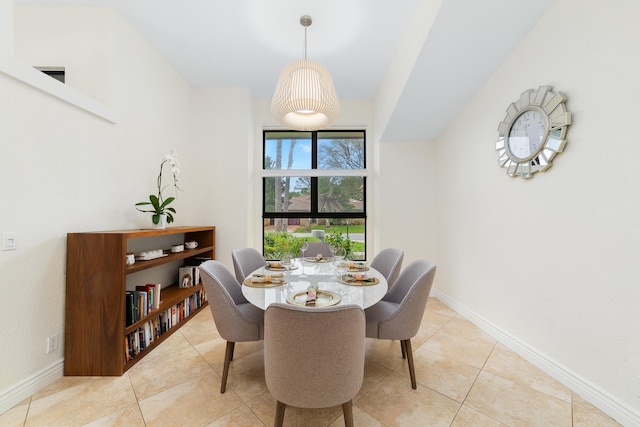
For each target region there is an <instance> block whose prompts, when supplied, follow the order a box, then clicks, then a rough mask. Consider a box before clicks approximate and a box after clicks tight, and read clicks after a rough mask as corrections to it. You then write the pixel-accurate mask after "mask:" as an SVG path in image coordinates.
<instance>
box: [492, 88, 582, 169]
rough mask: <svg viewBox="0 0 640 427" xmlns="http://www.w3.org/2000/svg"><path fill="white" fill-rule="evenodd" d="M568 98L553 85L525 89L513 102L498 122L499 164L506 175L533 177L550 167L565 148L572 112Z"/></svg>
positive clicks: (497, 147) (497, 148) (497, 145)
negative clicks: (567, 101) (569, 108)
mask: <svg viewBox="0 0 640 427" xmlns="http://www.w3.org/2000/svg"><path fill="white" fill-rule="evenodd" d="M566 100H567V98H566V97H565V96H564V94H563V93H562V92H554V91H553V90H552V89H551V87H550V86H540V87H539V88H538V90H533V89H529V90H527V91H525V92H522V94H521V95H520V99H519V100H518V101H516V102H513V103H511V105H509V107H508V108H507V115H506V116H505V118H504V120H503V121H501V122H500V123H499V124H498V140H497V141H496V151H497V152H498V165H499V166H500V167H503V168H505V169H506V170H507V175H509V176H512V177H520V178H525V179H529V178H533V175H534V174H535V173H536V172H542V171H545V170H547V169H549V168H550V167H551V164H552V161H553V159H554V157H555V156H556V155H557V154H558V153H561V152H562V151H563V150H564V146H565V144H566V142H567V140H566V134H567V127H568V126H569V125H570V124H571V113H570V112H569V111H567V108H566V106H565V101H566Z"/></svg>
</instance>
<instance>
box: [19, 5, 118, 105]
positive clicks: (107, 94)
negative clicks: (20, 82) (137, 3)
mask: <svg viewBox="0 0 640 427" xmlns="http://www.w3.org/2000/svg"><path fill="white" fill-rule="evenodd" d="M112 13H115V12H112V9H110V8H101V7H59V6H48V7H43V6H16V7H15V8H14V14H13V16H14V22H13V25H14V29H15V31H14V43H15V44H14V54H15V56H16V58H18V59H20V60H21V61H23V62H25V63H27V64H29V65H31V66H34V67H41V66H44V67H58V66H64V67H65V68H66V73H65V83H66V84H67V85H68V86H70V87H72V88H74V89H77V90H78V91H80V92H82V93H84V94H86V95H89V96H91V97H92V98H94V99H96V100H98V101H100V102H102V103H105V104H110V103H111V99H110V98H111V84H112V79H111V76H112V70H111V66H112V64H113V59H112V55H113V51H112V50H113V17H112V16H111V15H112Z"/></svg>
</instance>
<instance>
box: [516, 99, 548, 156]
mask: <svg viewBox="0 0 640 427" xmlns="http://www.w3.org/2000/svg"><path fill="white" fill-rule="evenodd" d="M544 136H545V118H544V117H543V116H542V113H540V112H539V111H536V110H525V111H524V113H522V114H520V115H519V116H518V118H517V119H516V120H515V122H513V125H511V129H510V130H509V136H508V138H507V147H509V151H510V152H511V154H512V155H513V156H514V157H516V158H518V159H526V158H527V157H530V156H531V155H533V154H535V153H536V152H537V151H538V150H539V149H540V148H541V147H542V138H543V137H544Z"/></svg>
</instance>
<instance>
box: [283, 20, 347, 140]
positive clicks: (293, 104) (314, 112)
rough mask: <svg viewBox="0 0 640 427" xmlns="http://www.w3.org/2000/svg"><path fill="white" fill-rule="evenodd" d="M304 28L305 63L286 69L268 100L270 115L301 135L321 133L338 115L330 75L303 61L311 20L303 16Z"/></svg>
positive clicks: (310, 62)
mask: <svg viewBox="0 0 640 427" xmlns="http://www.w3.org/2000/svg"><path fill="white" fill-rule="evenodd" d="M300 23H301V24H302V25H303V26H304V27H305V59H303V60H300V61H294V62H292V63H291V64H289V65H287V66H286V67H285V69H284V70H283V71H282V73H281V74H280V79H279V80H278V84H277V85H276V90H275V92H274V93H273V98H272V99H271V112H272V114H273V116H274V117H275V118H276V120H278V122H280V123H281V124H282V125H283V126H285V127H287V128H289V129H293V130H301V131H312V130H318V129H323V128H325V127H327V126H329V125H330V124H332V123H333V122H334V121H335V120H336V119H337V118H338V114H339V113H340V102H339V101H338V97H337V96H336V91H335V88H334V87H333V80H332V79H331V75H330V74H329V71H327V69H326V68H325V67H324V66H322V65H321V64H319V63H317V62H315V61H309V60H308V59H306V56H307V54H306V49H307V46H306V31H307V27H308V26H309V25H311V18H310V17H308V16H306V15H305V16H303V17H302V18H300Z"/></svg>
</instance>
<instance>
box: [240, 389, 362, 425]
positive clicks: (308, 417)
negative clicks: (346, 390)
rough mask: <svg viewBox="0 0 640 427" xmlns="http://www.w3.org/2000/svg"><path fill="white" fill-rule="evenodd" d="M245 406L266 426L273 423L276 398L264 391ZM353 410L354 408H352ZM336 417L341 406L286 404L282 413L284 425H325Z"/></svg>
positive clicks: (340, 413) (338, 416) (340, 415)
mask: <svg viewBox="0 0 640 427" xmlns="http://www.w3.org/2000/svg"><path fill="white" fill-rule="evenodd" d="M247 406H248V407H249V409H251V411H252V412H253V413H254V414H256V416H257V417H258V418H259V419H260V421H262V423H264V424H265V425H267V426H270V425H273V421H274V419H275V415H276V400H275V399H274V398H273V397H272V396H271V394H269V393H264V394H262V395H260V396H258V397H256V398H255V399H253V400H251V401H250V402H248V403H247ZM354 411H355V408H354ZM338 418H340V419H342V407H341V406H334V407H331V408H321V409H309V408H295V407H293V406H287V408H286V410H285V414H284V427H288V426H301V427H303V426H304V427H327V426H329V425H330V424H331V423H333V422H335V421H336V420H337V419H338Z"/></svg>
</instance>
